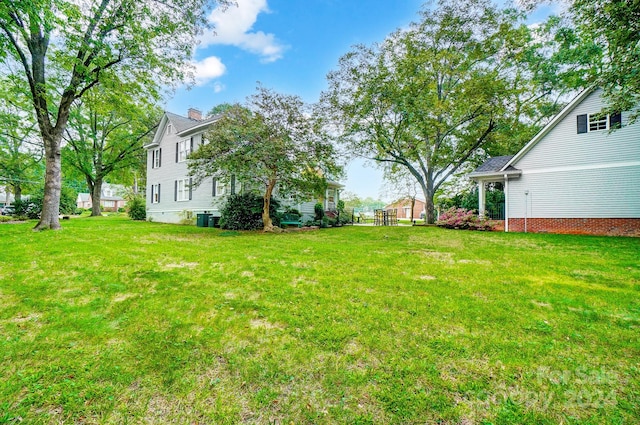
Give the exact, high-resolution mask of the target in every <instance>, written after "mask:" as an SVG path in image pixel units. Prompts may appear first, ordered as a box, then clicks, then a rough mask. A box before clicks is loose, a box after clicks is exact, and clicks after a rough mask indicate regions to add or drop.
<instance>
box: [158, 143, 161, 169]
mask: <svg viewBox="0 0 640 425" xmlns="http://www.w3.org/2000/svg"><path fill="white" fill-rule="evenodd" d="M160 166H162V148H160V149H158V168H160Z"/></svg>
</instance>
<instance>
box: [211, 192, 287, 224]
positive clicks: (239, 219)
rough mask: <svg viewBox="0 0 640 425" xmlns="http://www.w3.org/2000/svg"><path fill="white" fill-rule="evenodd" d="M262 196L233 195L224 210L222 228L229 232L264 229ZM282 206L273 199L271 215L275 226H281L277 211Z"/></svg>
mask: <svg viewBox="0 0 640 425" xmlns="http://www.w3.org/2000/svg"><path fill="white" fill-rule="evenodd" d="M263 202H264V201H263V198H262V196H260V195H258V194H256V193H252V192H247V193H242V194H238V195H231V196H229V197H228V198H227V203H226V204H225V206H224V208H223V209H222V214H221V216H220V227H221V228H222V229H227V230H258V229H262V228H263V227H264V226H263V223H262V206H263ZM279 206H280V204H279V203H278V202H277V201H276V200H274V199H273V198H271V206H270V208H269V215H270V216H271V220H273V224H274V225H276V226H277V225H278V224H280V220H279V219H278V214H277V212H276V210H277V209H278V207H279Z"/></svg>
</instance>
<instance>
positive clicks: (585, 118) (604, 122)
mask: <svg viewBox="0 0 640 425" xmlns="http://www.w3.org/2000/svg"><path fill="white" fill-rule="evenodd" d="M621 124H622V115H621V114H620V113H619V112H617V113H614V114H600V113H598V114H583V115H578V134H582V133H590V132H592V131H601V130H608V129H610V128H620V126H621Z"/></svg>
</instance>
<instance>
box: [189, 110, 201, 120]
mask: <svg viewBox="0 0 640 425" xmlns="http://www.w3.org/2000/svg"><path fill="white" fill-rule="evenodd" d="M187 117H189V119H190V120H195V121H202V111H200V110H198V109H195V108H189V110H188V111H187Z"/></svg>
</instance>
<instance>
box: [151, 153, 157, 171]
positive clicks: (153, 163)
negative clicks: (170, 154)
mask: <svg viewBox="0 0 640 425" xmlns="http://www.w3.org/2000/svg"><path fill="white" fill-rule="evenodd" d="M151 168H156V151H155V150H152V151H151Z"/></svg>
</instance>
